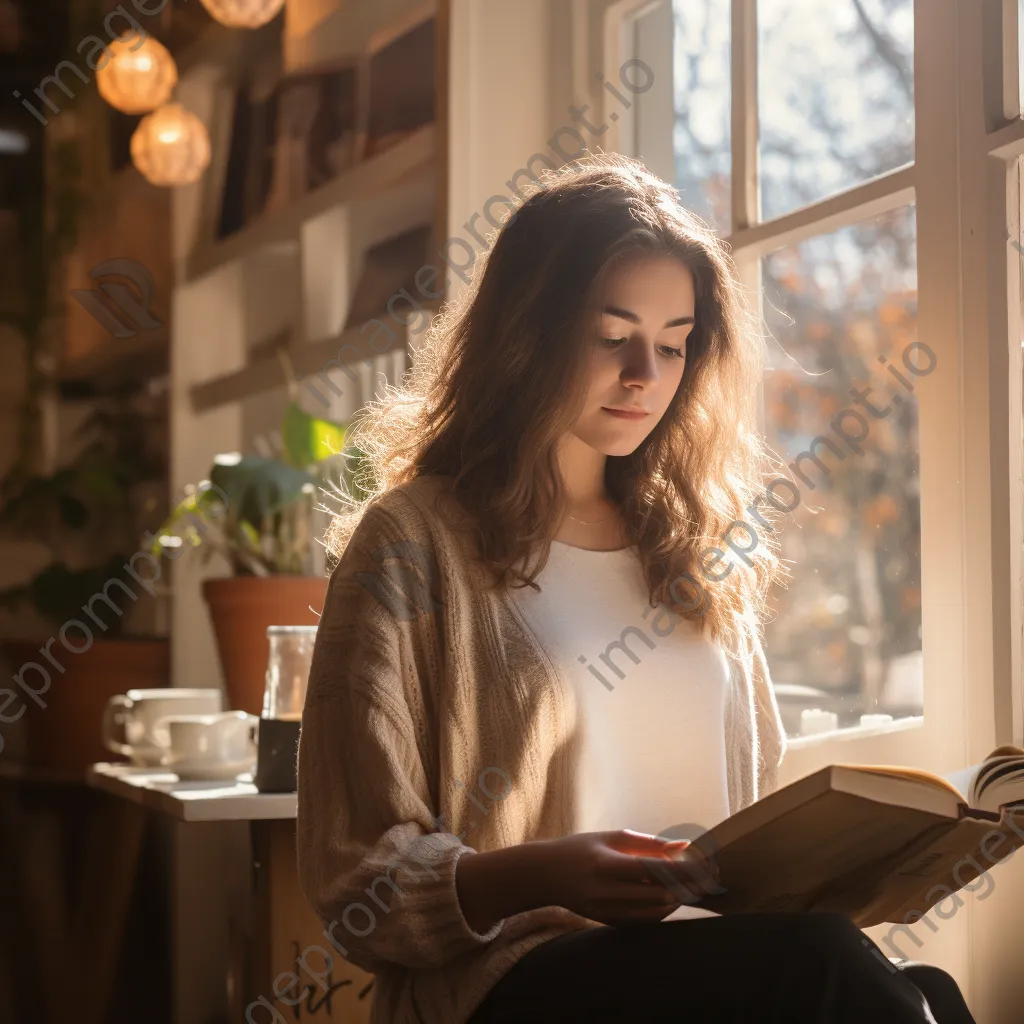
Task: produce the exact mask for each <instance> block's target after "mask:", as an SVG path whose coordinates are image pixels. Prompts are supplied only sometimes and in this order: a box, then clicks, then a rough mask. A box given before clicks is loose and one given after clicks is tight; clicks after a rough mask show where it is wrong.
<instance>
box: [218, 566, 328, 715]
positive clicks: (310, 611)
mask: <svg viewBox="0 0 1024 1024" xmlns="http://www.w3.org/2000/svg"><path fill="white" fill-rule="evenodd" d="M203 597H205V598H206V603H207V604H208V605H209V606H210V617H211V618H212V619H213V629H214V632H215V633H216V634H217V649H218V651H219V652H220V664H221V668H222V669H223V670H224V683H225V685H226V687H227V691H228V702H229V703H230V705H231V707H232V708H235V709H238V710H240V711H248V712H249V714H251V715H258V714H260V713H261V712H262V711H263V687H264V681H265V676H266V672H267V659H268V658H269V656H270V644H269V642H268V641H267V626H315V625H316V624H317V622H318V621H319V619H320V613H321V612H322V611H323V607H324V601H325V600H326V598H327V577H326V576H324V577H317V576H231V577H228V578H226V579H217V580H206V581H205V582H204V583H203Z"/></svg>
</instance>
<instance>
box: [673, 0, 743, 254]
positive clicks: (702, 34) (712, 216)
mask: <svg viewBox="0 0 1024 1024" xmlns="http://www.w3.org/2000/svg"><path fill="white" fill-rule="evenodd" d="M672 11H673V17H674V21H675V31H674V56H673V62H672V63H673V76H674V79H675V82H674V88H675V131H674V143H675V165H676V181H675V185H676V188H677V189H678V190H679V193H680V197H681V199H682V202H683V205H684V206H686V207H687V208H688V209H690V210H693V211H694V212H695V213H697V214H699V215H700V216H701V217H703V218H704V219H705V220H707V221H708V222H709V223H710V224H711V225H712V226H713V227H714V228H715V229H716V230H717V231H718V232H719V234H728V233H729V231H731V230H732V217H731V198H730V190H731V187H732V186H731V181H732V173H731V171H732V128H731V124H732V121H731V119H732V111H731V105H730V98H731V96H732V84H731V78H730V76H731V73H732V72H731V66H732V62H731V60H730V56H729V48H730V42H731V39H732V29H731V26H732V21H731V18H732V15H731V3H730V0H673V4H672Z"/></svg>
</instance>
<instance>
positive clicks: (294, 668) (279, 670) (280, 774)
mask: <svg viewBox="0 0 1024 1024" xmlns="http://www.w3.org/2000/svg"><path fill="white" fill-rule="evenodd" d="M316 629H317V627H316V626H268V627H267V640H268V641H269V643H270V656H269V658H268V659H267V675H266V682H265V686H264V690H263V714H262V715H261V717H260V734H259V755H258V757H257V761H256V777H255V779H254V782H255V783H256V788H257V789H258V790H259V791H260V792H261V793H291V792H294V790H295V788H296V772H295V758H296V754H297V752H298V745H299V728H300V725H301V723H302V707H303V705H304V704H305V702H306V686H307V684H308V683H309V667H310V664H311V662H312V660H313V641H314V639H315V638H316Z"/></svg>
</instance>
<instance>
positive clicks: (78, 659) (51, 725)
mask: <svg viewBox="0 0 1024 1024" xmlns="http://www.w3.org/2000/svg"><path fill="white" fill-rule="evenodd" d="M158 419H159V417H158V415H154V414H153V413H152V412H148V411H145V410H144V409H140V408H139V406H138V404H137V403H135V402H133V401H132V399H131V398H130V397H129V396H123V395H122V396H116V395H115V396H111V397H108V398H107V399H103V400H101V401H100V402H99V403H98V404H97V406H96V407H95V409H94V410H93V412H92V413H91V415H90V416H89V417H88V418H87V419H86V420H85V421H84V423H83V426H82V427H81V428H80V429H79V431H78V435H79V437H80V438H81V439H82V444H81V447H80V450H79V451H78V453H77V454H76V455H75V456H74V457H73V458H71V459H70V460H68V461H67V462H66V464H65V465H63V466H62V467H60V468H59V469H58V470H56V471H55V472H54V473H51V474H49V475H41V474H29V475H25V476H21V477H8V478H7V479H6V480H5V481H4V484H3V487H2V489H0V531H2V533H3V534H6V535H7V537H9V538H10V537H17V538H18V539H19V540H34V541H36V542H38V543H40V544H41V545H42V546H43V549H44V550H48V552H49V556H50V560H49V561H48V563H47V564H46V565H45V566H44V567H43V568H42V570H41V571H39V572H38V573H36V574H35V575H34V576H33V577H32V578H31V579H29V580H28V581H27V582H25V583H22V584H19V585H17V586H12V587H8V588H6V589H5V590H2V591H0V607H3V608H5V609H8V610H16V609H20V608H23V607H25V606H29V607H30V608H32V609H33V610H34V611H35V613H36V621H37V622H38V623H39V624H40V625H39V627H38V628H37V629H33V630H31V632H33V633H36V634H37V635H36V637H35V638H34V639H32V640H5V641H4V642H3V650H4V655H5V657H6V659H7V660H8V661H9V662H11V665H10V669H11V670H12V671H13V673H14V679H15V683H16V686H15V692H16V694H17V695H18V697H19V702H18V706H17V707H12V708H11V709H9V711H8V714H10V715H12V716H13V715H17V717H18V718H19V719H22V718H24V719H25V723H26V725H27V741H28V760H29V761H30V763H32V764H33V765H36V766H38V767H45V768H49V769H53V770H58V771H66V772H79V771H82V770H84V768H85V766H86V765H88V764H91V763H92V762H94V761H99V760H106V759H109V757H110V755H109V754H108V753H107V752H106V751H105V750H104V748H103V746H102V744H101V742H100V719H101V716H102V712H103V709H104V707H105V706H106V703H107V700H108V699H109V698H110V697H111V696H113V695H114V694H116V693H124V692H125V691H126V690H128V689H130V688H132V687H137V686H146V687H158V686H166V685H167V683H168V681H169V651H168V643H167V639H166V637H162V636H158V635H155V630H154V628H153V622H154V616H153V615H152V614H151V615H150V620H149V622H148V623H147V622H146V621H145V615H146V612H147V611H148V612H150V613H152V612H153V611H154V603H153V591H152V590H151V589H150V588H143V587H141V586H140V585H139V580H138V577H134V578H133V575H132V572H131V566H132V559H133V557H135V558H137V557H138V534H139V532H140V531H141V528H142V527H141V525H140V519H141V518H142V515H143V513H142V512H141V510H140V508H139V501H138V500H137V499H138V498H139V496H140V492H141V491H144V490H145V486H146V485H149V484H153V483H156V482H158V481H161V479H162V477H163V461H164V460H163V457H162V454H161V452H160V451H159V450H158V448H159V445H158V443H157V442H156V441H155V440H154V438H155V436H156V435H158V433H159V424H158V422H157V421H158ZM140 624H141V629H140ZM47 634H48V635H47ZM19 680H20V681H21V682H19ZM33 693H35V694H36V696H33V695H32V694H33ZM21 706H23V707H24V709H25V710H24V711H23V712H19V710H18V707H21ZM2 745H3V741H2V739H0V747H2Z"/></svg>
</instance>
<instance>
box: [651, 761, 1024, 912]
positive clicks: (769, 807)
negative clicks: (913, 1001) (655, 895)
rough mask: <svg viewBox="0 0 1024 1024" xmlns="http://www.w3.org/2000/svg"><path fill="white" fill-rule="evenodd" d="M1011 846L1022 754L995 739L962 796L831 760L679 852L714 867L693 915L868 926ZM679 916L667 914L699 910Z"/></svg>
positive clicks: (1018, 813)
mask: <svg viewBox="0 0 1024 1024" xmlns="http://www.w3.org/2000/svg"><path fill="white" fill-rule="evenodd" d="M1014 805H1016V806H1014ZM1022 846H1024V750H1022V749H1021V748H1019V747H1009V746H1006V747H997V748H996V749H995V750H993V751H992V753H991V754H989V756H988V757H987V758H986V759H985V761H984V762H983V763H982V765H981V767H980V769H979V770H978V772H977V774H976V775H975V776H974V778H973V780H972V782H971V785H970V787H969V791H968V793H967V794H966V795H965V794H961V793H960V792H959V791H958V790H957V789H956V788H955V787H954V786H953V785H952V784H951V783H950V782H948V781H947V780H946V779H944V778H942V777H941V776H939V775H934V774H932V773H931V772H926V771H922V770H920V769H915V768H901V767H896V766H890V765H847V764H834V765H830V766H829V767H828V768H823V769H821V771H818V772H814V773H813V774H811V775H808V776H806V777H804V778H802V779H798V780H797V781H796V782H793V783H791V784H790V785H788V786H784V787H782V788H781V789H778V790H776V791H775V792H773V793H769V794H768V795H767V796H766V797H763V798H762V799H760V800H758V801H756V802H755V803H753V804H750V805H749V806H748V807H745V808H743V810H741V811H738V812H737V813H736V814H734V815H732V816H731V817H729V818H727V819H726V820H725V821H723V822H720V823H719V824H718V825H716V826H715V827H714V828H712V829H711V830H710V831H708V832H705V833H704V834H703V835H702V836H700V837H698V838H697V839H694V840H693V842H692V843H691V844H690V846H689V847H688V848H687V849H686V851H685V852H684V854H683V856H682V857H681V858H680V859H681V860H682V861H683V862H690V863H695V864H699V863H700V857H699V855H701V854H702V855H704V856H706V857H709V858H711V859H712V860H713V861H714V862H715V863H716V864H717V867H718V886H717V889H718V890H721V891H714V890H712V892H711V893H710V894H709V895H706V896H704V898H703V899H701V900H700V902H699V903H698V904H697V905H696V907H695V908H693V909H694V910H697V908H705V909H706V910H709V911H712V912H714V913H719V914H729V913H742V912H751V911H768V910H783V911H807V910H829V911H836V912H839V913H843V914H845V915H847V916H848V917H850V918H851V919H852V920H853V921H854V922H855V923H856V924H857V925H859V926H860V927H862V928H868V927H870V926H871V925H875V924H881V923H882V922H885V921H891V922H894V923H899V924H904V923H913V922H914V921H916V920H918V918H919V917H920V916H922V915H923V914H925V913H926V912H927V911H928V910H930V909H931V908H932V907H933V906H934V905H935V904H937V903H939V902H941V901H942V900H944V899H947V898H948V897H949V896H950V895H951V894H952V893H954V892H957V891H958V890H960V889H962V888H963V887H964V886H968V885H970V884H971V882H973V881H974V880H975V879H976V878H978V876H979V875H981V874H983V873H984V872H985V871H987V870H988V869H989V868H990V867H991V866H992V864H993V863H998V862H999V861H1001V860H1004V859H1006V858H1007V857H1009V856H1010V855H1011V854H1012V853H1013V852H1014V850H1016V849H1018V848H1019V847H1022ZM688 855H689V856H688ZM691 857H692V858H693V860H692V861H691V860H690V858H691ZM666 869H667V870H669V871H671V867H668V866H667V865H666V868H662V869H660V870H659V869H655V872H656V874H657V875H658V876H663V872H664V870H666ZM680 877H683V878H684V879H685V873H684V874H683V875H681V876H680ZM680 911H681V912H678V911H677V912H676V914H673V915H669V917H668V918H666V920H672V919H675V918H676V917H677V916H678V917H689V916H700V914H699V911H698V913H696V914H694V913H687V912H686V911H687V908H686V906H684V907H682V908H680Z"/></svg>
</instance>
